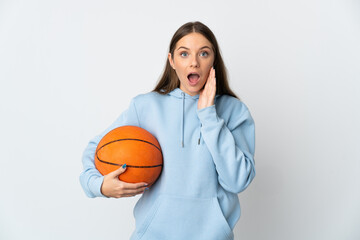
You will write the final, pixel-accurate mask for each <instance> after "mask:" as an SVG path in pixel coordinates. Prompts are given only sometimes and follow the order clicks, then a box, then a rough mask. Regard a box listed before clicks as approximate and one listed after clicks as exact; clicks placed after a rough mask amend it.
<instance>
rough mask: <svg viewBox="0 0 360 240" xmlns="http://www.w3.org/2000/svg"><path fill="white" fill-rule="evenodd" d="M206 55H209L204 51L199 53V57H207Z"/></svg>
mask: <svg viewBox="0 0 360 240" xmlns="http://www.w3.org/2000/svg"><path fill="white" fill-rule="evenodd" d="M208 55H209V53H208V52H206V51H204V52H201V53H200V56H201V57H207V56H208Z"/></svg>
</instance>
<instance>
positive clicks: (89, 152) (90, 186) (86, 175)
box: [80, 99, 139, 198]
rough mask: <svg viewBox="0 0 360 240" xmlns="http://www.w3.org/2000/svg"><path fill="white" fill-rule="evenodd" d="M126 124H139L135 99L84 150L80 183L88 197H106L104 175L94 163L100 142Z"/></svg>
mask: <svg viewBox="0 0 360 240" xmlns="http://www.w3.org/2000/svg"><path fill="white" fill-rule="evenodd" d="M125 125H132V126H139V120H138V116H137V113H136V107H135V101H134V99H132V100H131V103H130V107H129V108H128V109H127V110H126V111H124V112H123V113H122V114H121V115H120V116H119V117H118V118H117V119H116V121H115V122H114V123H113V124H112V125H111V126H110V127H108V128H107V129H106V130H105V131H104V132H103V133H101V134H100V135H98V136H96V137H94V138H93V139H91V140H90V142H89V143H88V145H87V147H86V148H85V150H84V152H83V156H82V163H83V167H84V169H83V171H82V172H81V174H80V184H81V186H82V188H83V189H84V192H85V194H86V195H87V196H88V197H91V198H94V197H105V196H104V195H103V194H102V193H101V185H102V183H103V180H104V176H103V175H101V173H100V172H99V171H98V170H97V169H96V167H95V163H94V156H95V151H96V147H97V145H98V143H99V142H100V140H101V139H102V138H103V137H104V136H105V135H106V134H107V133H108V132H110V131H111V130H113V129H115V128H117V127H120V126H125Z"/></svg>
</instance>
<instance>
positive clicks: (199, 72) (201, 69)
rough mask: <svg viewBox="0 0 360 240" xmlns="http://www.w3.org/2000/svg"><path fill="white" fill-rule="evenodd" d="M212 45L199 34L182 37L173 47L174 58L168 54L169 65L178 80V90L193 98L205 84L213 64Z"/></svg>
mask: <svg viewBox="0 0 360 240" xmlns="http://www.w3.org/2000/svg"><path fill="white" fill-rule="evenodd" d="M214 58H215V56H214V51H213V50H212V44H211V43H210V42H209V41H208V40H207V39H206V38H205V37H204V36H203V35H201V34H200V33H195V32H194V33H190V34H188V35H186V36H184V37H182V38H181V39H180V40H179V41H178V42H177V43H176V46H175V50H174V56H172V55H171V53H169V55H168V59H169V62H170V65H171V66H172V67H173V69H175V72H176V74H177V76H178V78H179V80H180V89H181V90H183V91H184V92H186V93H187V94H189V95H191V96H194V95H197V94H199V93H200V90H201V89H202V88H203V86H204V85H205V83H206V80H207V78H208V76H209V73H210V69H211V68H212V66H213V63H214Z"/></svg>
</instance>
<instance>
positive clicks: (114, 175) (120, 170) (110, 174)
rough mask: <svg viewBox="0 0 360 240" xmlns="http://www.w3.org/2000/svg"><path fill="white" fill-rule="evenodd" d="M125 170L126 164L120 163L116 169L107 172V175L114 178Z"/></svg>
mask: <svg viewBox="0 0 360 240" xmlns="http://www.w3.org/2000/svg"><path fill="white" fill-rule="evenodd" d="M125 171H126V164H124V165H122V166H121V167H119V168H118V169H116V170H115V171H113V172H111V173H109V174H108V175H109V176H111V177H113V178H116V177H118V176H119V175H120V174H122V173H124V172H125Z"/></svg>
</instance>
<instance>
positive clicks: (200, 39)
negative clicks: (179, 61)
mask: <svg viewBox="0 0 360 240" xmlns="http://www.w3.org/2000/svg"><path fill="white" fill-rule="evenodd" d="M204 46H207V47H209V48H211V49H212V44H211V43H210V42H209V40H207V39H206V37H204V36H203V35H202V34H200V33H197V32H193V33H190V34H188V35H186V36H184V37H182V38H180V40H179V41H178V42H177V43H176V47H175V50H177V49H178V48H179V47H186V48H189V49H194V50H195V49H199V48H202V47H204Z"/></svg>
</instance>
